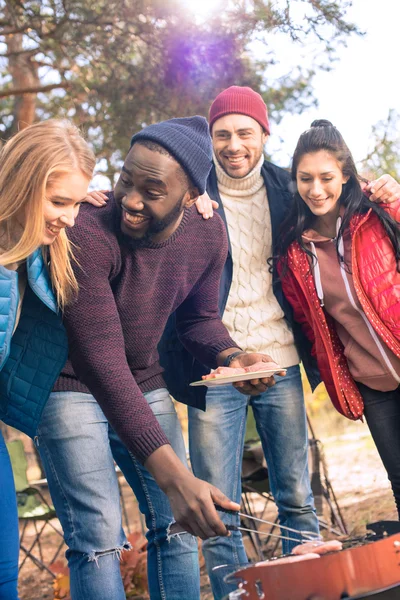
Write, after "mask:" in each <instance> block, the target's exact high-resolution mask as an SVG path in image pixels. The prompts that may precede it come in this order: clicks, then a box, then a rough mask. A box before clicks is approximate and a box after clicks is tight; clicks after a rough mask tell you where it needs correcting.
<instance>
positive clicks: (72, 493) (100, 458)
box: [37, 389, 200, 600]
mask: <svg viewBox="0 0 400 600" xmlns="http://www.w3.org/2000/svg"><path fill="white" fill-rule="evenodd" d="M145 396H146V399H147V401H148V402H149V404H150V406H151V408H152V409H153V412H154V414H155V415H156V417H157V419H158V421H159V422H160V424H161V426H162V428H163V430H164V431H165V433H166V435H167V437H168V439H169V440H170V442H171V445H172V446H173V448H174V450H175V452H176V453H177V454H178V456H179V457H180V459H181V460H182V461H183V462H186V451H185V445H184V442H183V438H182V431H181V427H180V424H179V421H178V418H177V415H176V412H175V408H174V406H173V403H172V401H171V398H170V396H169V395H168V392H167V390H166V389H159V390H155V391H153V392H149V393H147V394H145ZM37 445H38V448H39V451H40V455H41V457H42V460H43V464H44V467H45V471H46V475H47V479H48V483H49V488H50V492H51V496H52V499H53V502H54V506H55V508H56V511H57V515H58V517H59V519H60V521H61V524H62V527H63V530H64V536H65V541H66V543H67V545H68V548H69V549H68V551H67V558H68V564H69V568H70V573H71V597H72V600H125V593H124V588H123V585H122V580H121V576H120V569H119V561H118V558H119V555H120V552H121V550H122V549H123V548H126V547H127V546H128V543H127V540H126V537H125V535H124V532H123V530H122V526H121V509H120V497H119V489H118V482H117V477H116V473H115V468H114V462H113V457H114V458H115V460H116V462H117V463H118V465H119V466H120V468H121V470H122V472H123V473H124V475H125V477H126V479H127V481H128V482H129V484H130V485H131V487H132V489H133V491H134V492H135V495H136V497H137V499H138V502H139V506H140V510H141V511H142V513H143V514H144V515H145V517H146V524H147V527H148V530H149V531H148V533H147V539H148V580H149V588H150V595H151V598H152V600H182V599H183V598H185V600H198V598H199V596H200V575H199V565H198V556H197V540H196V539H195V538H194V537H193V536H191V535H189V534H184V535H182V536H180V537H179V538H173V539H172V540H171V541H168V540H167V527H168V525H169V523H170V522H171V521H172V520H173V516H172V512H171V508H170V505H169V502H168V499H167V496H166V495H165V494H164V493H163V492H162V491H161V490H160V488H159V487H158V485H157V484H156V483H155V481H154V479H153V478H152V477H151V475H150V474H149V472H148V471H147V470H146V469H145V468H144V467H143V466H142V465H141V464H140V463H139V462H138V461H137V460H136V459H135V458H134V457H133V456H132V455H130V454H129V452H128V451H127V449H126V447H125V446H124V445H123V444H122V442H121V441H120V440H119V438H118V437H117V435H116V434H115V433H114V432H113V431H112V430H111V428H110V427H109V424H108V422H107V420H106V418H105V416H104V414H103V412H102V410H101V408H100V406H99V405H98V403H97V402H96V400H95V399H94V398H93V396H91V395H90V394H82V393H78V392H54V393H52V394H51V395H50V398H49V401H48V403H47V405H46V407H45V410H44V412H43V417H42V420H41V423H40V427H39V431H38V438H37Z"/></svg>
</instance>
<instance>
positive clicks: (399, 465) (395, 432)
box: [357, 383, 400, 518]
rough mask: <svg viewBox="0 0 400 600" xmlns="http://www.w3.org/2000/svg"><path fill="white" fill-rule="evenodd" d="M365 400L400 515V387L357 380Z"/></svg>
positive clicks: (367, 415)
mask: <svg viewBox="0 0 400 600" xmlns="http://www.w3.org/2000/svg"><path fill="white" fill-rule="evenodd" d="M357 385H358V388H359V390H360V393H361V395H362V397H363V400H364V406H365V418H366V420H367V423H368V427H369V429H370V431H371V434H372V437H373V439H374V442H375V445H376V447H377V450H378V452H379V455H380V457H381V459H382V462H383V465H384V467H385V469H386V471H387V473H388V476H389V481H390V483H391V484H392V490H393V495H394V499H395V502H396V506H397V512H398V514H399V518H400V387H398V388H397V389H396V390H394V391H393V392H379V391H377V390H372V389H371V388H369V387H367V386H366V385H363V384H362V383H357Z"/></svg>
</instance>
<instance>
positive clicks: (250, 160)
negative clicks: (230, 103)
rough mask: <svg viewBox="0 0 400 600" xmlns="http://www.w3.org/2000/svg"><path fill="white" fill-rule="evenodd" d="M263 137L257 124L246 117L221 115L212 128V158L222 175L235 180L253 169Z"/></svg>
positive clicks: (263, 134)
mask: <svg viewBox="0 0 400 600" xmlns="http://www.w3.org/2000/svg"><path fill="white" fill-rule="evenodd" d="M267 138H268V136H267V135H266V134H265V133H264V131H263V129H262V127H261V125H260V124H259V123H258V122H257V121H255V120H254V119H252V118H251V117H248V116H247V115H239V114H230V115H225V116H223V117H221V118H220V119H217V120H216V121H215V123H214V124H213V127H212V141H213V147H214V153H215V156H216V157H217V160H218V162H219V164H220V165H221V167H222V169H223V170H224V171H225V173H227V174H228V175H229V176H230V177H234V178H235V179H241V178H242V177H246V175H248V173H250V171H252V170H253V169H254V167H255V166H256V164H257V163H258V161H259V160H260V158H261V155H262V153H263V149H264V144H265V142H266V141H267Z"/></svg>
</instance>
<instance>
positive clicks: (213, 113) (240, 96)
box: [208, 85, 269, 135]
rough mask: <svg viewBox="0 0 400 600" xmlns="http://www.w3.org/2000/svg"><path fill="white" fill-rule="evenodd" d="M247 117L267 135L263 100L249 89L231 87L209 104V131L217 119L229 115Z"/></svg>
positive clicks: (266, 116) (265, 108)
mask: <svg viewBox="0 0 400 600" xmlns="http://www.w3.org/2000/svg"><path fill="white" fill-rule="evenodd" d="M232 113H234V114H239V115H247V116H248V117H251V118H252V119H254V120H255V121H257V122H258V123H260V125H261V127H262V128H263V129H264V131H265V133H267V134H268V135H269V122H268V111H267V106H266V104H265V102H264V100H263V99H262V98H261V96H260V94H257V92H255V91H254V90H252V89H251V88H249V87H239V86H237V85H232V86H231V87H229V88H227V89H226V90H224V91H223V92H221V93H220V94H218V96H217V97H216V98H215V100H214V102H213V103H212V104H211V108H210V114H209V118H208V122H209V126H210V131H211V130H212V126H213V124H214V123H215V121H216V120H217V119H220V118H221V117H223V116H224V115H229V114H232Z"/></svg>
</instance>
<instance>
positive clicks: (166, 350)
mask: <svg viewBox="0 0 400 600" xmlns="http://www.w3.org/2000/svg"><path fill="white" fill-rule="evenodd" d="M209 127H210V132H211V135H212V141H213V150H214V157H213V160H214V166H213V168H212V170H211V173H210V176H209V178H208V184H207V191H208V194H209V196H210V197H211V198H212V199H214V200H216V201H218V203H219V208H218V212H219V214H220V216H221V217H222V219H223V221H224V223H225V225H226V228H227V232H228V236H229V253H228V257H227V261H226V263H225V269H224V272H223V275H222V279H221V283H220V313H221V314H222V320H223V323H224V325H225V326H226V328H227V329H228V331H229V334H230V335H231V336H232V337H233V338H234V339H235V340H236V341H237V343H238V345H239V346H240V347H241V348H243V350H246V351H248V352H261V353H264V354H267V355H269V356H271V357H272V359H273V360H274V361H275V362H277V363H278V364H279V365H280V366H281V367H284V368H285V369H287V374H286V376H285V377H280V376H275V380H276V385H275V386H274V387H272V388H269V389H267V390H266V391H262V390H260V393H259V394H258V395H251V396H250V394H248V395H247V396H246V395H243V392H245V391H246V389H244V387H243V384H242V393H240V392H239V391H238V390H236V389H235V388H234V387H232V386H231V385H226V386H218V387H211V388H209V389H208V390H206V389H205V388H203V387H198V388H189V387H188V383H189V382H190V381H194V380H198V379H200V378H201V376H202V375H203V374H205V373H207V372H208V371H207V370H206V369H205V367H203V366H202V365H200V364H199V363H196V362H195V363H194V364H193V362H192V360H190V359H189V357H188V356H187V355H186V353H185V352H184V350H183V349H181V350H179V351H178V352H177V350H176V346H174V344H173V342H172V340H173V331H171V329H169V330H167V331H166V332H165V335H164V339H163V342H162V343H161V345H160V347H159V348H160V354H161V361H162V364H163V366H164V367H165V368H166V373H165V377H166V381H167V385H168V388H169V391H170V392H171V393H172V395H173V396H174V397H175V398H176V399H178V400H181V401H183V402H186V403H188V404H189V442H190V457H191V464H192V468H193V471H194V473H195V475H196V476H197V477H199V478H200V479H205V480H206V481H209V482H210V483H212V484H214V485H217V486H218V487H219V488H220V489H221V490H222V491H223V492H224V493H225V494H226V495H227V496H228V497H230V498H232V499H233V500H234V501H236V502H240V495H241V463H242V454H243V444H244V434H245V429H246V415H247V406H248V404H250V406H251V407H252V409H253V412H254V416H255V421H256V425H257V429H258V433H259V435H260V438H261V442H262V446H263V450H264V454H265V457H266V460H267V465H268V473H269V483H270V487H271V491H272V493H273V495H274V498H275V501H276V504H277V507H278V511H279V520H280V523H281V525H284V526H286V527H290V528H292V529H294V530H298V531H299V533H298V534H296V533H294V532H293V533H290V535H289V536H288V539H284V540H283V544H282V545H283V552H285V553H286V552H290V551H291V549H292V548H293V547H294V546H295V545H296V543H298V542H296V539H297V540H298V539H301V535H300V532H301V531H308V532H315V533H318V531H319V527H318V519H317V516H316V513H315V508H314V500H313V495H312V492H311V486H310V477H309V472H308V440H307V423H306V413H305V407H304V398H303V388H302V382H301V376H300V369H299V363H300V361H302V362H303V365H304V367H305V370H306V373H307V376H308V379H309V381H310V384H311V387H312V388H313V389H315V387H316V386H317V385H318V383H319V382H320V378H319V372H318V370H317V368H316V363H315V362H314V360H313V358H312V357H311V353H310V345H309V342H308V341H307V339H306V338H305V337H304V336H303V334H302V332H301V330H300V328H299V326H298V325H296V323H294V322H293V319H292V313H291V309H290V306H289V304H288V302H287V300H286V299H285V297H284V296H283V293H282V288H281V285H280V283H279V280H278V278H277V274H276V272H275V271H274V273H270V270H269V265H268V263H267V259H268V258H269V257H270V256H273V254H274V247H275V244H276V241H277V236H278V232H279V228H280V224H281V223H282V221H283V218H284V216H285V213H286V211H287V210H288V208H289V206H290V203H291V200H292V194H291V192H290V191H289V182H290V175H289V173H288V172H287V171H285V170H284V169H281V168H279V167H277V166H275V165H273V164H272V163H271V162H269V161H267V160H265V159H264V154H263V149H264V144H265V142H266V140H267V138H268V135H269V133H270V127H269V122H268V113H267V107H266V105H265V103H264V101H263V99H262V97H261V96H260V94H258V93H256V92H255V91H253V90H252V89H250V88H249V87H238V86H232V87H230V88H228V89H226V90H224V91H223V92H221V93H220V94H219V95H218V96H217V97H216V98H215V100H214V102H213V103H212V105H211V108H210V114H209ZM385 181H387V180H385ZM380 185H382V183H381V184H380ZM380 185H379V186H378V187H380ZM390 186H391V187H392V188H393V186H396V184H395V182H394V180H390V181H389V183H388V184H387V185H386V188H385V186H384V187H383V188H381V190H380V192H378V194H380V195H381V197H382V195H383V194H384V193H385V192H386V190H387V189H388V188H389V187H390ZM384 188H385V189H384ZM399 190H400V187H399V186H398V185H397V187H396V189H395V190H393V193H392V195H391V196H390V198H391V199H392V200H393V199H394V198H395V197H396V196H397V197H398V196H399ZM393 194H394V195H393ZM389 195H390V194H389ZM384 200H385V201H388V198H387V197H384ZM170 326H171V328H172V327H173V324H171V323H170ZM174 353H175V354H174ZM174 355H175V358H173V357H174ZM205 406H207V410H206V412H203V411H201V410H198V408H203V410H204V408H205ZM222 519H223V521H224V522H225V523H226V524H230V525H232V524H234V525H237V524H238V518H237V517H235V516H233V515H229V514H224V515H222ZM283 531H284V530H282V535H285V533H283ZM286 535H287V534H286ZM203 553H204V556H205V560H206V565H207V570H208V573H209V576H210V580H211V585H212V589H213V593H214V597H215V598H216V599H217V600H218V599H221V598H222V597H224V596H226V595H227V594H228V593H229V592H230V591H231V590H232V586H229V585H228V584H226V583H225V582H224V581H223V579H224V575H225V574H226V572H225V571H224V569H216V570H215V571H213V568H214V567H216V566H218V565H223V564H228V565H230V566H232V569H231V570H234V567H235V566H236V567H239V565H241V564H244V563H246V562H247V557H246V553H245V549H244V546H243V541H242V538H241V534H240V532H238V531H234V532H232V535H231V536H230V537H229V538H223V537H220V538H213V539H211V540H206V541H205V542H204V543H203Z"/></svg>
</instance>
